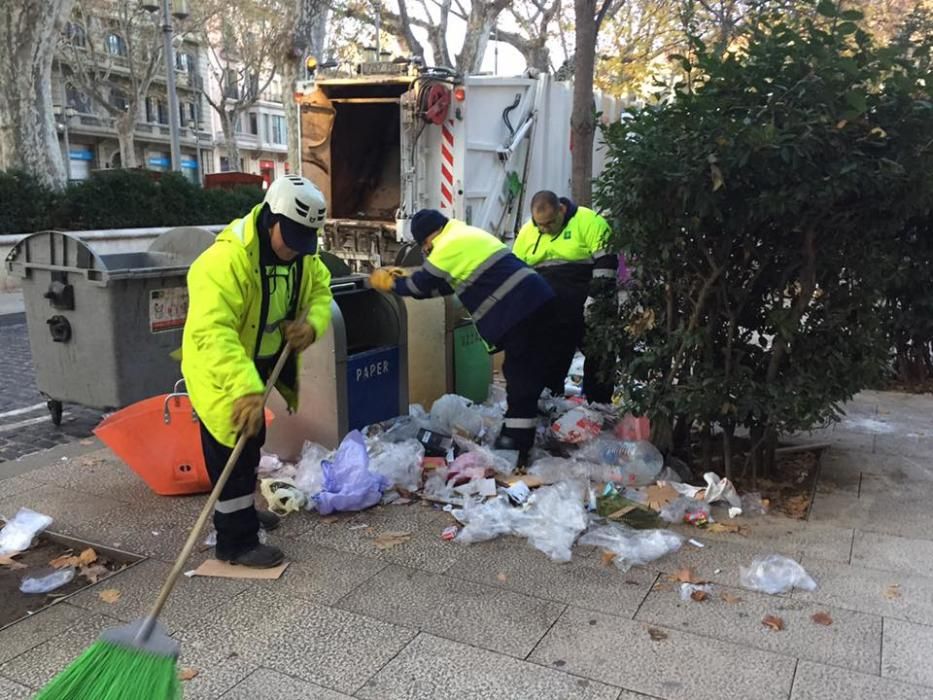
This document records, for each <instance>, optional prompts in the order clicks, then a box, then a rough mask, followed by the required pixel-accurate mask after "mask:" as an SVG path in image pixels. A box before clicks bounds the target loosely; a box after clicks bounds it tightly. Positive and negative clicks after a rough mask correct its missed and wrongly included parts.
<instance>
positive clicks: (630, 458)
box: [578, 437, 664, 486]
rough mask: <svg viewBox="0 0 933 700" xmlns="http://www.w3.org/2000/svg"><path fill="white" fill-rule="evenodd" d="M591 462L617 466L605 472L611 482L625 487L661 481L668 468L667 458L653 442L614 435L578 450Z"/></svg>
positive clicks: (582, 456)
mask: <svg viewBox="0 0 933 700" xmlns="http://www.w3.org/2000/svg"><path fill="white" fill-rule="evenodd" d="M578 454H579V456H580V457H581V458H582V459H584V460H587V461H590V462H596V463H601V464H607V465H610V466H612V467H615V468H614V469H612V470H608V471H606V472H605V474H604V476H605V477H606V480H607V481H615V482H618V483H621V484H623V485H625V486H647V485H648V484H653V483H654V482H656V481H657V480H658V475H659V474H660V473H661V470H662V469H663V468H664V457H663V456H662V455H661V453H660V452H659V451H658V448H656V447H655V446H654V445H652V444H651V443H650V442H645V441H643V440H642V441H639V442H624V441H622V440H615V439H613V438H603V437H601V438H598V439H596V440H593V441H592V442H589V443H588V444H586V445H584V446H583V447H582V448H581V449H580V451H579V452H578Z"/></svg>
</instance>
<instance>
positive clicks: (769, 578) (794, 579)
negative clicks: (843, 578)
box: [739, 554, 816, 595]
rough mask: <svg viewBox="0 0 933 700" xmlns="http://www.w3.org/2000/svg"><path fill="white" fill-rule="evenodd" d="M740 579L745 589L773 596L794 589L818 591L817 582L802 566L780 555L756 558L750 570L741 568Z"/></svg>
mask: <svg viewBox="0 0 933 700" xmlns="http://www.w3.org/2000/svg"><path fill="white" fill-rule="evenodd" d="M739 579H740V580H741V582H742V585H743V586H745V588H748V589H749V590H752V591H761V592H762V593H770V594H771V595H776V594H778V593H787V592H788V591H790V590H791V589H793V588H800V589H801V590H804V591H814V590H816V581H814V580H813V579H812V578H810V576H809V574H807V572H806V571H805V570H804V568H803V567H802V566H800V564H798V563H797V562H795V561H794V560H793V559H788V558H787V557H784V556H781V555H779V554H771V555H769V556H767V557H756V558H755V559H754V560H753V561H752V563H751V566H749V567H748V568H746V567H744V566H742V567H739Z"/></svg>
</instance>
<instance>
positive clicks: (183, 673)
mask: <svg viewBox="0 0 933 700" xmlns="http://www.w3.org/2000/svg"><path fill="white" fill-rule="evenodd" d="M199 673H200V671H199V670H198V669H196V668H190V667H187V666H186V667H185V668H181V669H178V680H180V681H190V680H191V679H192V678H194V677H195V676H197V675H198V674H199Z"/></svg>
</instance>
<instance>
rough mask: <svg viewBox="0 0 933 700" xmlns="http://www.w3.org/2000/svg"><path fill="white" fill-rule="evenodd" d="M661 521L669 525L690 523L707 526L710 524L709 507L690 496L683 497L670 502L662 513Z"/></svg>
mask: <svg viewBox="0 0 933 700" xmlns="http://www.w3.org/2000/svg"><path fill="white" fill-rule="evenodd" d="M660 515H661V519H662V520H664V521H666V522H669V523H680V522H684V523H688V524H691V525H705V524H706V523H708V522H709V518H710V513H709V506H708V505H706V503H704V502H703V501H697V500H694V499H693V498H691V497H689V496H681V497H680V498H678V499H677V500H674V501H670V502H669V503H667V504H666V505H665V506H664V507H663V508H661V511H660Z"/></svg>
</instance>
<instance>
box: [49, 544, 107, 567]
mask: <svg viewBox="0 0 933 700" xmlns="http://www.w3.org/2000/svg"><path fill="white" fill-rule="evenodd" d="M95 561H97V552H95V551H94V549H93V548H91V547H88V548H87V549H85V550H82V552H81V554H79V555H78V556H74V555H71V554H62V555H61V556H60V557H56V558H55V559H53V560H52V561H50V562H49V566H51V567H52V568H53V569H64V568H65V567H66V566H74V567H81V566H88V565H90V564H93V563H94V562H95Z"/></svg>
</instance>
